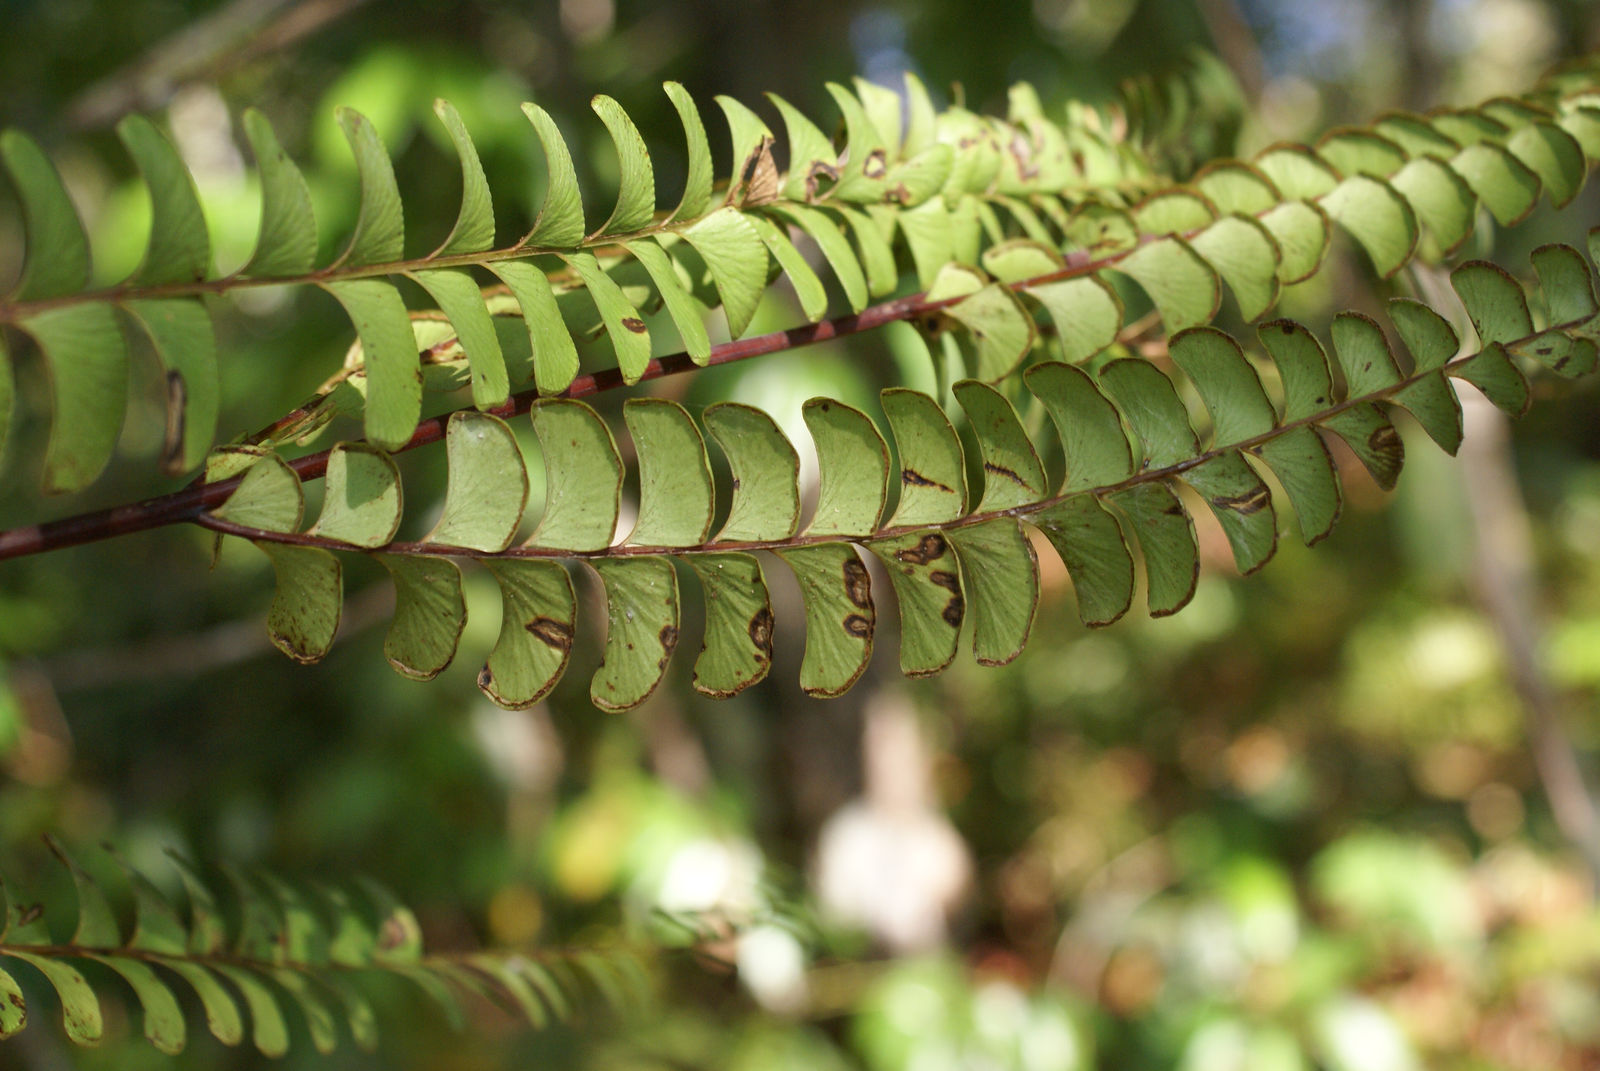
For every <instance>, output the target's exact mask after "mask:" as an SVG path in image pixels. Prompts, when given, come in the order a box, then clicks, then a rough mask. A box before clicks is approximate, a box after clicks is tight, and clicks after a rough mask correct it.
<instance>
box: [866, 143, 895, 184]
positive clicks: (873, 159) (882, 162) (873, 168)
mask: <svg viewBox="0 0 1600 1071" xmlns="http://www.w3.org/2000/svg"><path fill="white" fill-rule="evenodd" d="M888 173H889V158H888V157H887V156H886V155H885V154H884V151H883V150H882V149H873V150H872V151H871V152H869V153H868V154H867V158H866V159H865V160H863V161H862V162H861V174H862V175H863V176H865V177H866V178H869V179H880V178H882V177H883V176H885V175H887V174H888Z"/></svg>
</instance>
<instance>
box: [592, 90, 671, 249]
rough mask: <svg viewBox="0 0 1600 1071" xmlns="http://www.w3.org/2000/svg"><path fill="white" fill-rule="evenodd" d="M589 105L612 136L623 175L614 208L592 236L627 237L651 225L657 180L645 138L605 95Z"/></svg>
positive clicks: (619, 108) (615, 103)
mask: <svg viewBox="0 0 1600 1071" xmlns="http://www.w3.org/2000/svg"><path fill="white" fill-rule="evenodd" d="M589 103H590V106H591V107H593V108H594V111H595V114H596V115H598V116H599V117H600V121H601V122H603V123H605V125H606V130H607V131H608V132H610V134H611V143H612V144H613V145H615V146H616V148H617V159H618V161H619V163H620V166H621V175H622V183H621V186H620V187H619V188H618V190H617V205H616V207H615V208H613V209H612V210H611V215H610V217H609V218H608V219H607V220H606V221H605V222H604V223H602V224H601V225H600V226H599V227H598V228H597V229H596V230H595V232H594V233H595V235H602V234H628V233H630V232H632V231H637V230H642V229H643V228H645V227H647V226H649V225H650V222H651V220H652V219H653V218H654V216H655V208H656V179H655V171H654V170H653V169H652V168H651V166H650V150H649V149H647V148H646V147H645V144H644V137H643V136H642V135H640V133H639V128H638V127H636V126H634V125H633V120H632V119H629V118H628V114H627V113H626V112H624V111H623V110H622V105H620V104H618V103H617V102H616V101H615V100H613V99H611V98H610V97H608V96H606V95H605V94H601V95H599V96H597V97H595V98H594V99H593V100H592V101H590V102H589Z"/></svg>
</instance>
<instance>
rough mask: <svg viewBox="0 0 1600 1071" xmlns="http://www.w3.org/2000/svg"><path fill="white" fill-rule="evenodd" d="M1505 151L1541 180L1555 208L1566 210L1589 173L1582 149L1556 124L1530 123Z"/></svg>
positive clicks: (1513, 137)
mask: <svg viewBox="0 0 1600 1071" xmlns="http://www.w3.org/2000/svg"><path fill="white" fill-rule="evenodd" d="M1506 148H1507V149H1509V150H1510V152H1511V155H1513V156H1515V157H1516V158H1517V159H1518V160H1520V161H1522V163H1524V164H1526V165H1527V166H1528V168H1529V170H1531V171H1532V172H1533V173H1534V174H1536V175H1537V176H1538V177H1539V181H1540V182H1542V183H1543V184H1544V188H1545V189H1546V190H1548V191H1549V193H1550V203H1551V205H1553V206H1554V207H1556V208H1562V207H1565V206H1566V205H1567V204H1568V203H1570V202H1571V201H1572V199H1573V198H1574V197H1576V196H1577V195H1578V191H1579V190H1580V189H1582V187H1583V179H1584V175H1585V173H1586V172H1587V171H1588V169H1589V165H1588V162H1587V161H1586V160H1585V159H1584V154H1583V147H1582V146H1581V145H1579V144H1578V141H1577V139H1576V138H1574V137H1573V136H1572V135H1571V134H1569V133H1567V132H1566V131H1565V130H1563V129H1561V127H1559V126H1557V125H1555V124H1554V123H1546V122H1535V123H1529V124H1528V125H1527V126H1525V127H1523V128H1522V129H1520V130H1518V131H1517V132H1516V133H1515V134H1513V135H1512V136H1511V139H1510V140H1509V141H1507V142H1506Z"/></svg>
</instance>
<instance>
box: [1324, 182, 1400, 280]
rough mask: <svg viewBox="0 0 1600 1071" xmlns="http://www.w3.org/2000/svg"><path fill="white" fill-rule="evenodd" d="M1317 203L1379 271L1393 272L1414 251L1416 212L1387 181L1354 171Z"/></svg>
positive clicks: (1389, 273) (1385, 275)
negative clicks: (1354, 241)
mask: <svg viewBox="0 0 1600 1071" xmlns="http://www.w3.org/2000/svg"><path fill="white" fill-rule="evenodd" d="M1318 203H1319V204H1320V205H1321V207H1322V209H1323V211H1325V212H1327V213H1328V216H1329V218H1331V219H1332V220H1333V221H1334V222H1335V223H1338V224H1339V225H1340V226H1341V227H1343V228H1344V229H1345V230H1346V231H1348V232H1350V235H1351V237H1353V238H1354V239H1355V240H1356V241H1357V242H1359V243H1361V247H1362V248H1363V249H1365V250H1366V251H1367V255H1368V256H1370V257H1371V258H1372V265H1373V267H1375V268H1376V269H1377V270H1378V274H1379V275H1382V276H1384V277H1385V278H1387V277H1388V276H1391V275H1393V274H1394V273H1395V272H1397V271H1399V270H1400V269H1401V267H1403V266H1404V265H1405V263H1406V262H1407V261H1408V260H1410V259H1411V255H1412V254H1413V253H1415V252H1416V248H1417V238H1418V232H1417V218H1416V215H1415V214H1414V213H1413V212H1412V211H1411V206H1410V205H1409V204H1407V203H1406V199H1405V198H1404V197H1402V196H1400V194H1399V193H1398V192H1397V191H1396V190H1395V188H1394V187H1393V186H1391V185H1389V184H1388V183H1387V182H1383V181H1380V180H1379V179H1374V178H1369V177H1367V176H1365V175H1354V176H1352V177H1350V178H1347V179H1345V180H1344V181H1343V182H1341V183H1339V185H1338V186H1337V187H1335V188H1334V189H1333V190H1331V191H1329V192H1328V193H1327V194H1325V195H1324V196H1323V197H1322V199H1321V200H1320V201H1319V202H1318Z"/></svg>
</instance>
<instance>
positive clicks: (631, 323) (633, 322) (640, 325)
mask: <svg viewBox="0 0 1600 1071" xmlns="http://www.w3.org/2000/svg"><path fill="white" fill-rule="evenodd" d="M622 326H623V327H626V328H627V329H628V330H629V331H632V332H633V333H634V334H636V335H642V334H644V333H645V330H646V328H645V326H644V321H643V320H641V319H639V317H637V316H624V317H623V318H622Z"/></svg>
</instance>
